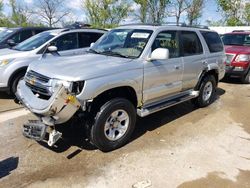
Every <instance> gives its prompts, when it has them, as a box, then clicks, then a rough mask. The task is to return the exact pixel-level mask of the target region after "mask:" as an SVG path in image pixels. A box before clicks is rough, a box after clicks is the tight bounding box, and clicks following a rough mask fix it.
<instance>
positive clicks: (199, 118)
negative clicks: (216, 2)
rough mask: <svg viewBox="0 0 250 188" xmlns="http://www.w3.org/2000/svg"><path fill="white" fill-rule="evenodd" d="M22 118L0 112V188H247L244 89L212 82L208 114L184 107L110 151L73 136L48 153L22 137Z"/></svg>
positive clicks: (249, 150)
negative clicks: (214, 91) (145, 187)
mask: <svg viewBox="0 0 250 188" xmlns="http://www.w3.org/2000/svg"><path fill="white" fill-rule="evenodd" d="M1 102H2V101H1ZM1 106H2V103H1ZM25 113H26V112H25V111H23V110H21V111H20V112H19V111H18V112H15V113H10V112H8V113H4V114H3V113H1V114H0V128H1V131H0V148H1V149H0V187H32V188H33V187H34V188H37V187H38V188H39V187H53V188H54V187H79V188H80V187H81V188H82V187H87V188H88V187H90V188H92V187H94V188H98V187H109V188H113V187H114V188H117V187H119V188H129V187H132V185H134V184H135V183H137V182H141V181H148V183H149V185H151V186H150V187H154V188H155V187H156V188H158V187H159V188H161V187H167V188H174V187H178V188H190V187H192V188H198V187H211V188H217V187H218V188H224V187H225V188H231V187H239V188H246V187H250V121H249V113H250V85H241V84H238V83H237V82H235V81H234V83H220V84H219V89H218V99H217V100H216V102H215V103H214V104H213V105H211V106H209V107H208V108H204V109H196V108H194V107H193V106H192V105H191V103H189V102H187V103H184V104H181V105H178V106H176V107H172V108H170V109H167V110H164V111H162V112H159V113H156V114H154V115H151V116H149V117H147V118H144V119H139V120H138V122H137V129H136V132H135V134H134V136H133V139H132V140H131V142H130V143H129V144H128V145H126V146H124V147H123V148H121V149H119V150H116V151H114V152H110V153H102V152H100V151H99V150H95V149H94V148H93V147H91V146H90V145H88V143H84V142H80V140H79V138H77V137H75V138H74V139H73V138H71V139H69V138H68V139H65V140H64V142H63V143H64V146H63V145H62V144H61V145H59V146H58V148H54V149H53V150H52V149H49V148H47V147H45V146H43V145H40V144H38V143H36V142H34V141H32V140H28V139H25V138H24V137H23V136H22V134H21V127H22V124H23V123H24V122H26V121H27V119H28V118H32V116H31V115H25V116H20V115H24V114H25ZM17 116H20V117H18V118H15V117H17ZM12 118H14V119H12Z"/></svg>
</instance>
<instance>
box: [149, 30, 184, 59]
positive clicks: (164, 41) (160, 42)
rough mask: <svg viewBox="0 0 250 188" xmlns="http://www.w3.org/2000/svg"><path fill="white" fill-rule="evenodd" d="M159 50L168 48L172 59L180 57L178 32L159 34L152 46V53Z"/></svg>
mask: <svg viewBox="0 0 250 188" xmlns="http://www.w3.org/2000/svg"><path fill="white" fill-rule="evenodd" d="M157 48H167V49H168V50H169V57H170V58H174V57H179V56H180V48H179V40H178V33H177V31H164V32H161V33H159V34H158V35H157V37H156V39H155V41H154V43H153V45H152V51H154V50H155V49H157Z"/></svg>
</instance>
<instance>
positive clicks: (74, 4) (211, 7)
mask: <svg viewBox="0 0 250 188" xmlns="http://www.w3.org/2000/svg"><path fill="white" fill-rule="evenodd" d="M35 1H36V0H17V2H25V3H27V4H30V5H32V4H33V3H34V2H35ZM4 4H5V6H4V13H5V14H6V15H8V14H9V13H10V8H9V7H8V0H4ZM66 5H67V6H68V7H69V8H70V9H71V17H72V18H73V19H74V20H75V21H86V16H85V14H84V11H83V10H82V6H81V5H82V0H70V1H68V0H67V1H66ZM132 7H133V8H135V9H136V8H138V7H137V6H136V5H135V4H133V5H132ZM219 19H221V14H220V13H219V12H217V5H216V3H215V0H207V1H206V6H205V8H204V10H203V16H202V18H201V19H200V23H201V24H202V25H205V24H206V20H212V21H218V20H219ZM167 21H175V18H168V19H167ZM125 22H135V19H134V18H132V17H131V16H130V17H129V18H128V19H126V21H125ZM181 22H185V17H182V18H181ZM186 22H187V21H186Z"/></svg>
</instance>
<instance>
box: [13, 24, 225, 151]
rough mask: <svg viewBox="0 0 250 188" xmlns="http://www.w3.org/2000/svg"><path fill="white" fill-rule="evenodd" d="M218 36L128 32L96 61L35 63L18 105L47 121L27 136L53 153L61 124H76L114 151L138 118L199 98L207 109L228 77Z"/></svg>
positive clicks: (104, 44)
mask: <svg viewBox="0 0 250 188" xmlns="http://www.w3.org/2000/svg"><path fill="white" fill-rule="evenodd" d="M225 59H226V57H225V52H224V47H223V44H222V41H221V39H220V37H219V35H218V34H217V33H216V32H213V31H210V30H208V29H200V28H190V27H180V26H150V25H147V26H144V25H132V26H121V27H119V28H117V29H113V30H111V31H110V32H108V33H107V34H105V35H104V36H102V37H101V38H100V39H99V40H98V41H97V42H96V43H95V44H94V45H92V47H91V49H90V50H89V51H88V54H86V55H82V56H74V57H59V58H55V59H53V63H51V62H50V61H48V60H44V62H43V63H39V62H36V63H32V64H31V65H30V66H29V68H28V71H27V73H26V76H25V80H24V81H21V82H20V83H19V86H18V91H17V98H18V99H19V100H20V101H21V103H22V104H23V105H24V106H25V107H27V108H28V109H29V110H30V111H31V112H33V113H34V114H35V115H36V116H37V117H38V118H39V119H40V120H39V121H30V122H29V123H27V124H25V125H24V135H25V136H27V137H29V138H32V139H35V140H44V139H45V135H46V134H47V133H49V139H48V144H49V145H50V146H53V145H54V144H55V143H56V141H57V140H58V139H59V138H60V137H61V136H62V133H60V132H59V131H58V130H57V125H58V124H62V123H65V122H67V121H69V120H71V119H72V117H80V118H83V119H84V120H86V124H85V125H84V126H83V127H84V128H85V132H86V133H87V135H88V138H89V140H90V141H91V143H92V144H94V145H95V146H96V147H98V148H99V149H100V150H102V151H111V150H114V149H116V148H119V147H121V146H123V145H124V144H126V143H127V142H128V141H129V138H130V136H131V134H132V133H133V130H134V127H135V124H136V118H137V115H138V116H140V117H145V116H147V115H150V114H152V113H155V112H157V111H160V110H162V109H165V108H168V107H170V106H173V105H176V104H179V103H181V102H184V101H187V100H190V99H192V101H193V102H194V104H195V105H197V106H199V107H205V106H208V105H209V104H211V103H212V102H213V101H214V99H215V93H216V87H217V84H218V82H219V80H220V79H222V78H223V77H224V74H225V65H224V62H225Z"/></svg>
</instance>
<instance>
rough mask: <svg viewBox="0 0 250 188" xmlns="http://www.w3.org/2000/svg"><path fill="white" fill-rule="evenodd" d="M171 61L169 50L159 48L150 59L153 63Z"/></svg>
mask: <svg viewBox="0 0 250 188" xmlns="http://www.w3.org/2000/svg"><path fill="white" fill-rule="evenodd" d="M166 59H169V50H168V49H166V48H157V49H155V50H154V51H153V52H152V54H151V57H150V58H148V60H149V61H153V60H166Z"/></svg>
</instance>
